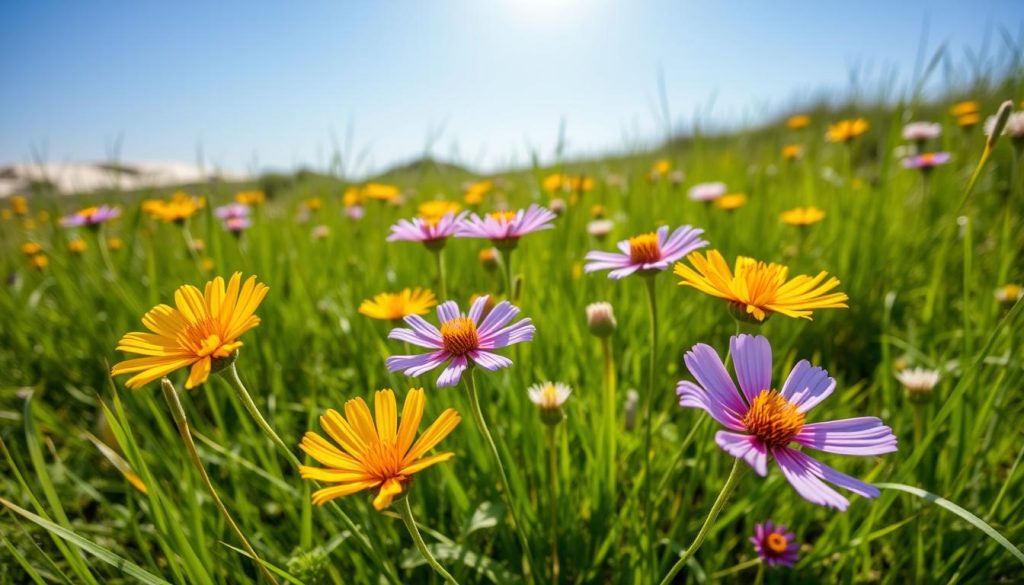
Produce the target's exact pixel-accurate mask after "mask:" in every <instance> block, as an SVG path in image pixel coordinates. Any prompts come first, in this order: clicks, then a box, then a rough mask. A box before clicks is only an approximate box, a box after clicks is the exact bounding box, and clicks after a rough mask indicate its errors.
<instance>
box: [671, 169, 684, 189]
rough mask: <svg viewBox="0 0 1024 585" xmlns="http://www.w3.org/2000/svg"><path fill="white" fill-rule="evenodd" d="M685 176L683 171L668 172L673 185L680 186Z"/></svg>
mask: <svg viewBox="0 0 1024 585" xmlns="http://www.w3.org/2000/svg"><path fill="white" fill-rule="evenodd" d="M684 176H685V175H683V171H672V172H671V173H669V174H668V182H669V183H671V184H672V186H673V187H678V186H679V185H682V184H683V178H684Z"/></svg>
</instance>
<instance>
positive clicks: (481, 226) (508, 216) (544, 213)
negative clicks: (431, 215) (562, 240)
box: [455, 203, 556, 249]
mask: <svg viewBox="0 0 1024 585" xmlns="http://www.w3.org/2000/svg"><path fill="white" fill-rule="evenodd" d="M555 217H556V216H555V214H554V213H553V212H552V211H551V210H549V209H546V208H544V207H541V206H540V205H537V204H536V203H534V204H533V205H530V207H529V208H527V209H526V210H525V211H524V210H522V209H520V210H519V211H497V212H494V213H488V214H487V215H485V216H483V217H480V216H479V215H477V214H475V213H474V214H472V215H470V216H469V218H468V219H466V220H464V221H462V222H460V225H459V227H458V230H457V231H456V233H455V235H456V236H457V237H460V238H484V239H488V240H491V242H493V243H494V245H495V246H498V247H499V248H505V249H509V248H514V247H515V245H516V243H517V242H518V241H519V238H521V237H523V236H525V235H526V234H531V233H533V232H536V231H540V230H548V229H551V228H553V227H555V226H554V224H552V223H551V222H552V221H554V219H555Z"/></svg>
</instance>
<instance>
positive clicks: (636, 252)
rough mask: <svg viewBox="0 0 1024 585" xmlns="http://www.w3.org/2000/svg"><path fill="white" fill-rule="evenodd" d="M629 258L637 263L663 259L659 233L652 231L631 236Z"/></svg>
mask: <svg viewBox="0 0 1024 585" xmlns="http://www.w3.org/2000/svg"><path fill="white" fill-rule="evenodd" d="M629 259H630V260H631V261H633V262H634V263H636V264H641V263H643V264H649V263H651V262H657V261H659V260H661V246H659V245H658V235H657V234H655V233H653V232H652V233H649V234H643V235H639V236H634V237H632V238H629Z"/></svg>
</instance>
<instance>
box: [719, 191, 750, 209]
mask: <svg viewBox="0 0 1024 585" xmlns="http://www.w3.org/2000/svg"><path fill="white" fill-rule="evenodd" d="M746 204H747V196H746V195H744V194H743V193H732V194H729V195H722V196H721V197H719V198H718V199H715V200H714V205H715V207H717V208H719V209H724V210H725V211H735V210H737V209H739V208H740V207H743V206H744V205H746Z"/></svg>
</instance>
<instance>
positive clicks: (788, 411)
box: [743, 390, 804, 448]
mask: <svg viewBox="0 0 1024 585" xmlns="http://www.w3.org/2000/svg"><path fill="white" fill-rule="evenodd" d="M743 426H745V427H746V428H747V431H748V432H750V434H752V435H754V436H755V437H757V438H758V439H760V440H761V442H762V443H764V444H765V445H767V446H768V447H773V448H778V447H785V446H786V445H789V443H790V442H791V441H792V440H793V437H795V436H797V434H798V433H800V430H801V429H803V428H804V415H803V413H801V412H798V411H797V409H796V405H795V404H793V403H792V402H789V401H788V400H786V399H785V398H783V396H782V395H781V394H779V393H778V392H777V391H775V390H762V391H761V393H760V394H758V395H757V397H755V398H754V401H753V402H751V403H750V410H749V411H747V415H746V416H744V417H743Z"/></svg>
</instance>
